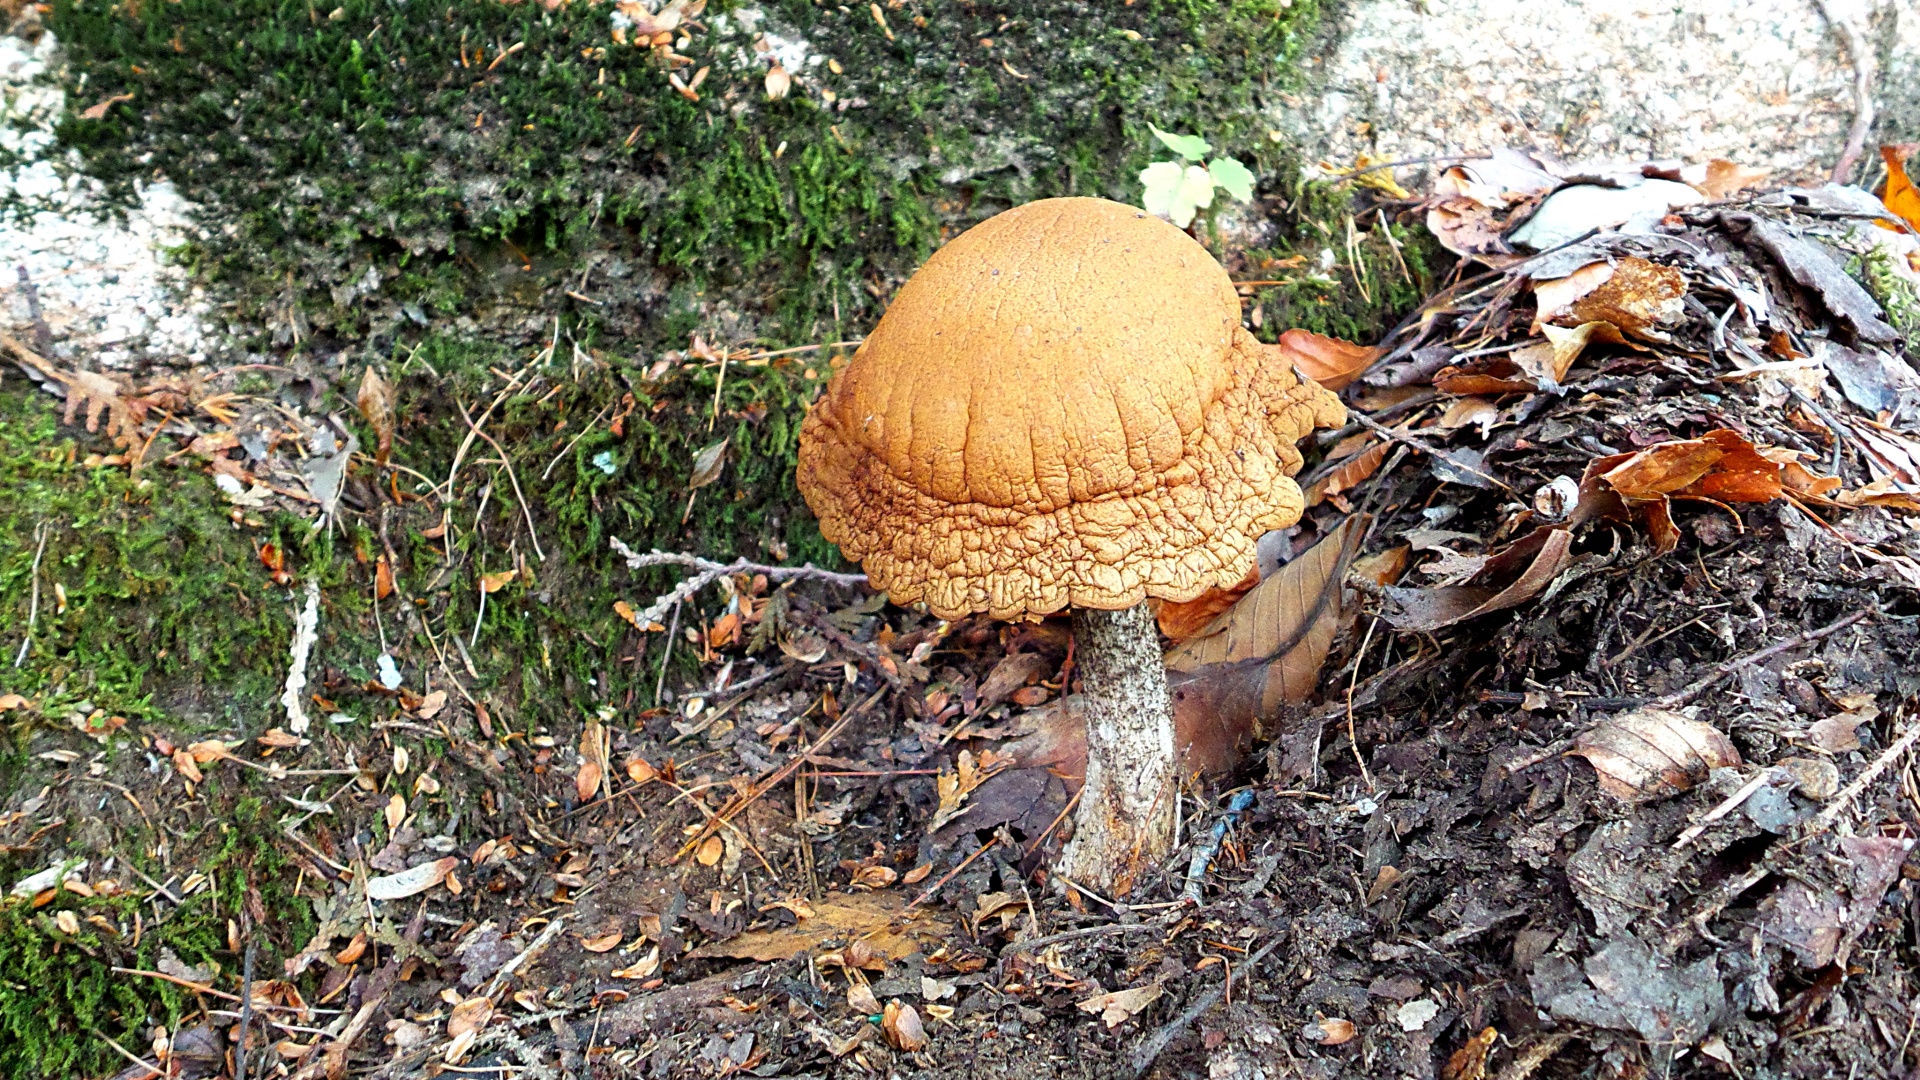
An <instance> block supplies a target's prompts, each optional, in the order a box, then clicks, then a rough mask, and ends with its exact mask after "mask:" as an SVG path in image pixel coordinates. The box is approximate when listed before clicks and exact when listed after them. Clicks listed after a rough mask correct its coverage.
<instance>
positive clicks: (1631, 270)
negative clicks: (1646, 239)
mask: <svg viewBox="0 0 1920 1080" xmlns="http://www.w3.org/2000/svg"><path fill="white" fill-rule="evenodd" d="M1686 295H1687V279H1686V278H1685V277H1684V276H1682V275H1681V273H1680V271H1678V270H1675V269H1674V268H1673V267H1671V266H1661V265H1660V264H1658V263H1652V262H1648V261H1647V260H1645V259H1642V258H1638V257H1636V256H1632V255H1629V256H1627V257H1626V258H1624V259H1621V260H1620V261H1619V263H1617V264H1616V265H1615V266H1614V270H1613V274H1612V275H1611V276H1609V277H1608V278H1607V280H1606V281H1605V282H1603V283H1602V284H1601V285H1600V286H1599V287H1598V288H1596V289H1594V290H1593V291H1592V292H1590V293H1588V294H1587V295H1585V296H1583V297H1581V298H1580V299H1578V300H1576V301H1574V302H1573V304H1572V305H1571V306H1570V308H1569V310H1570V312H1571V313H1572V315H1573V317H1574V319H1576V320H1578V321H1579V322H1583V323H1587V322H1605V323H1612V324H1613V325H1614V326H1616V327H1618V328H1619V329H1620V330H1621V331H1623V332H1625V333H1628V334H1640V335H1643V336H1645V335H1650V334H1652V333H1654V332H1655V331H1656V330H1657V328H1658V327H1660V326H1662V325H1666V324H1669V323H1673V322H1677V321H1679V319H1680V318H1681V315H1682V312H1683V311H1684V308H1683V305H1682V299H1683V298H1684V297H1685V296H1686Z"/></svg>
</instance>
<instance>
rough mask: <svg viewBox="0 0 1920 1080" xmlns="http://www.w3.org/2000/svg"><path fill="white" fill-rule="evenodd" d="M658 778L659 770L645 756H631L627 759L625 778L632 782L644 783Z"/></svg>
mask: <svg viewBox="0 0 1920 1080" xmlns="http://www.w3.org/2000/svg"><path fill="white" fill-rule="evenodd" d="M659 778H660V770H659V769H656V768H654V767H653V765H652V763H650V762H648V761H647V759H646V758H643V757H633V758H629V759H628V760H627V779H629V780H631V781H633V782H634V783H636V784H645V783H648V782H649V781H653V780H657V779H659Z"/></svg>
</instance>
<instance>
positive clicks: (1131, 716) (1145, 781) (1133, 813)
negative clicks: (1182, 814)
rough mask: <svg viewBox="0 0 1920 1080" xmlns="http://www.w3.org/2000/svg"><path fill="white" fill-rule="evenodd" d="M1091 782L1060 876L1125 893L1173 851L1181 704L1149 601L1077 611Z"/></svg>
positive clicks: (1075, 624)
mask: <svg viewBox="0 0 1920 1080" xmlns="http://www.w3.org/2000/svg"><path fill="white" fill-rule="evenodd" d="M1073 636H1074V639H1075V641H1076V643H1077V644H1078V646H1079V648H1078V654H1079V658H1080V680H1081V697H1080V702H1081V711H1082V713H1083V714H1084V715H1085V716H1086V721H1087V777H1086V783H1085V787H1084V788H1083V789H1082V790H1081V794H1080V809H1079V811H1078V812H1077V813H1076V814H1075V815H1074V832H1073V840H1072V842H1070V843H1069V844H1068V845H1067V849H1066V851H1065V852H1064V853H1063V854H1062V855H1061V857H1060V872H1061V873H1062V874H1065V875H1066V876H1067V877H1069V878H1071V879H1072V880H1073V881H1075V882H1077V883H1079V884H1082V885H1085V886H1087V887H1088V888H1090V889H1099V890H1103V891H1104V892H1105V893H1106V894H1107V895H1124V894H1125V893H1127V892H1129V891H1131V890H1132V888H1133V884H1134V881H1135V879H1136V878H1137V877H1138V875H1139V871H1140V870H1141V868H1142V867H1145V866H1147V865H1150V864H1152V863H1153V862H1155V861H1157V860H1159V859H1160V858H1161V857H1162V856H1164V855H1166V853H1167V851H1168V850H1169V849H1171V848H1172V846H1173V823H1174V798H1175V791H1174V785H1175V783H1176V782H1177V780H1176V777H1175V775H1174V762H1175V757H1174V745H1173V699H1172V697H1171V696H1170V695H1169V694H1168V692H1167V670H1166V667H1165V662H1164V660H1163V659H1162V657H1161V654H1160V636H1159V633H1158V630H1157V628H1156V627H1155V625H1154V617H1153V611H1152V610H1151V609H1150V608H1149V607H1148V606H1147V604H1146V603H1139V604H1135V605H1134V606H1133V607H1130V608H1126V609H1125V610H1122V611H1097V610H1092V609H1088V608H1076V609H1074V612H1073Z"/></svg>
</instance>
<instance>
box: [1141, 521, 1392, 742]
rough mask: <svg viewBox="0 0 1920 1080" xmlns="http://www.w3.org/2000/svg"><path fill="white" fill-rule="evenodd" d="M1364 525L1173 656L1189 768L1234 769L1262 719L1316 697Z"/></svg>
mask: <svg viewBox="0 0 1920 1080" xmlns="http://www.w3.org/2000/svg"><path fill="white" fill-rule="evenodd" d="M1367 525H1368V519H1367V518H1366V516H1365V515H1360V514H1356V515H1353V516H1351V517H1349V518H1347V519H1346V520H1345V521H1342V522H1341V523H1340V525H1339V526H1338V527H1336V528H1335V529H1334V530H1333V531H1332V532H1330V533H1328V534H1327V535H1326V536H1325V537H1324V538H1322V539H1321V540H1320V542H1319V543H1317V544H1315V545H1314V546H1313V547H1311V548H1309V549H1307V551H1305V552H1303V553H1302V554H1301V555H1300V556H1298V557H1297V558H1295V559H1293V560H1292V561H1291V562H1288V563H1287V564H1286V565H1284V566H1282V567H1281V568H1280V569H1279V570H1277V571H1275V572H1274V573H1273V574H1272V575H1271V576H1269V577H1268V578H1267V579H1266V580H1265V581H1262V582H1261V583H1260V584H1259V585H1257V586H1255V587H1254V589H1253V590H1252V591H1251V592H1249V593H1247V595H1246V596H1244V597H1242V598H1241V599H1240V602H1239V603H1238V604H1235V605H1234V606H1233V607H1232V608H1230V609H1229V610H1227V611H1224V612H1222V613H1221V614H1220V615H1219V616H1217V617H1216V618H1215V619H1214V620H1213V622H1212V623H1210V624H1209V625H1208V626H1207V628H1206V629H1205V630H1203V631H1201V632H1200V633H1199V634H1198V635H1196V636H1195V637H1193V638H1192V639H1191V640H1189V641H1187V642H1185V643H1184V644H1182V645H1181V646H1180V647H1178V648H1176V649H1174V650H1173V651H1172V652H1170V653H1169V654H1167V671H1168V673H1169V682H1170V684H1171V685H1172V688H1173V697H1174V729H1175V736H1176V739H1178V740H1179V745H1180V748H1181V752H1182V753H1183V754H1184V755H1185V758H1184V760H1185V765H1186V767H1187V768H1189V769H1194V768H1197V769H1201V770H1203V771H1215V770H1219V769H1224V768H1229V767H1231V766H1232V764H1233V763H1234V762H1237V761H1238V759H1239V757H1240V755H1241V754H1242V753H1244V751H1245V748H1246V747H1247V746H1249V745H1250V744H1251V742H1252V741H1253V739H1255V738H1257V737H1258V735H1257V732H1258V730H1259V725H1260V723H1261V722H1262V721H1263V720H1265V719H1267V718H1269V717H1271V716H1273V715H1274V714H1275V713H1276V712H1277V711H1278V710H1279V708H1280V706H1282V705H1283V704H1287V703H1289V702H1298V701H1301V700H1303V699H1304V698H1305V697H1306V696H1307V695H1308V694H1311V693H1312V692H1313V689H1314V687H1315V686H1316V685H1318V683H1319V681H1320V664H1321V661H1323V660H1324V659H1325V658H1326V654H1327V649H1328V648H1330V647H1331V646H1332V644H1333V638H1334V635H1335V634H1336V633H1338V631H1339V628H1340V623H1341V619H1342V618H1343V611H1344V600H1345V594H1344V588H1343V585H1344V582H1345V580H1346V568H1347V565H1348V564H1349V563H1350V562H1352V560H1353V555H1354V552H1356V551H1358V550H1359V546H1360V541H1361V539H1362V538H1363V537H1364V536H1365V535H1366V531H1367Z"/></svg>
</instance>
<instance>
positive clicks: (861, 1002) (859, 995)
mask: <svg viewBox="0 0 1920 1080" xmlns="http://www.w3.org/2000/svg"><path fill="white" fill-rule="evenodd" d="M847 1007H848V1008H850V1009H852V1010H853V1011H854V1012H857V1013H859V1014H860V1015H862V1016H872V1015H874V1014H875V1013H878V1012H879V1011H880V999H879V998H876V997H874V996H873V987H871V986H869V985H867V984H866V983H865V982H862V981H860V980H857V979H856V980H855V981H853V982H851V983H849V984H847Z"/></svg>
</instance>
